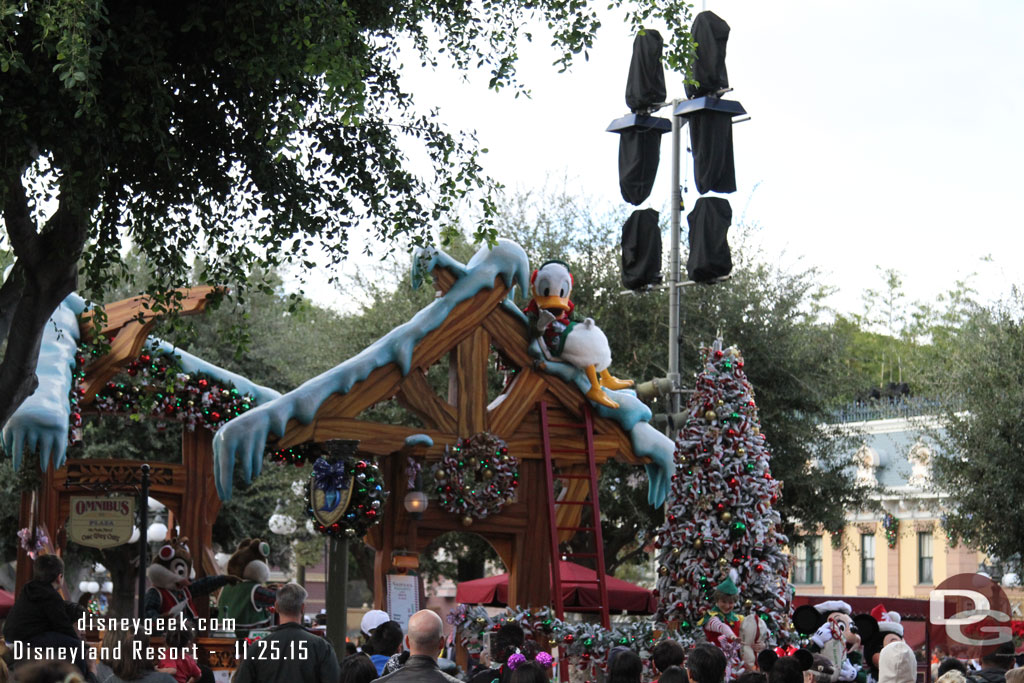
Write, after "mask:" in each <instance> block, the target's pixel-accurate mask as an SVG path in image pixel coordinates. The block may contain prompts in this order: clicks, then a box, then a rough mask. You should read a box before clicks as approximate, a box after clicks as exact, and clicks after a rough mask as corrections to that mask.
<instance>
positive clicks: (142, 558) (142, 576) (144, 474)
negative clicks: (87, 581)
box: [138, 463, 149, 619]
mask: <svg viewBox="0 0 1024 683" xmlns="http://www.w3.org/2000/svg"><path fill="white" fill-rule="evenodd" d="M139 469H140V470H141V478H142V483H141V485H140V486H139V497H140V503H139V530H140V533H139V541H138V543H139V618H140V619H142V618H144V617H145V616H146V566H147V565H148V564H149V561H148V560H149V558H148V557H146V555H147V551H148V550H149V545H148V544H149V538H148V536H149V534H148V527H149V465H147V464H145V463H143V464H142V467H141V468H139Z"/></svg>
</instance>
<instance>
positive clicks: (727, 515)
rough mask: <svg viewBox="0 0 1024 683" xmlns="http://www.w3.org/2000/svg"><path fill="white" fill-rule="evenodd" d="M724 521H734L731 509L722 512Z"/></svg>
mask: <svg viewBox="0 0 1024 683" xmlns="http://www.w3.org/2000/svg"><path fill="white" fill-rule="evenodd" d="M722 521H723V522H725V523H726V524H728V523H729V522H731V521H732V513H731V512H729V511H725V512H723V513H722Z"/></svg>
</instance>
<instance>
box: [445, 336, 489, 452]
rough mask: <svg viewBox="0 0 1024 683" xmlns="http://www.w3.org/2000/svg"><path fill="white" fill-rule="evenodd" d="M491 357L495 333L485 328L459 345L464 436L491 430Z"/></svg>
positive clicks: (457, 372)
mask: <svg viewBox="0 0 1024 683" xmlns="http://www.w3.org/2000/svg"><path fill="white" fill-rule="evenodd" d="M490 356H491V336H490V335H489V334H487V330H485V329H483V328H482V327H478V328H476V329H474V330H473V331H472V333H470V335H469V336H468V337H467V338H466V339H464V340H463V341H462V342H460V343H459V345H458V347H457V348H456V351H455V368H454V369H455V382H456V384H457V387H458V388H457V394H458V403H457V409H458V413H457V414H458V422H459V434H460V435H461V436H472V435H473V434H479V433H480V432H486V431H487V403H488V401H487V365H488V362H489V361H490Z"/></svg>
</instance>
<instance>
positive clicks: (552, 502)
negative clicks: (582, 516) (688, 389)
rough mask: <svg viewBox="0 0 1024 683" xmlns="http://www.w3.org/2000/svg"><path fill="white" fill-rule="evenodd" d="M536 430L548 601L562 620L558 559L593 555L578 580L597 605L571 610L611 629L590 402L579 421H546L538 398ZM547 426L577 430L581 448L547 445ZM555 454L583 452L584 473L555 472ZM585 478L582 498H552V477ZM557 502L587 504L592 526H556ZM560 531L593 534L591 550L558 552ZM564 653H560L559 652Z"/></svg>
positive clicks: (566, 674) (564, 677) (564, 666)
mask: <svg viewBox="0 0 1024 683" xmlns="http://www.w3.org/2000/svg"><path fill="white" fill-rule="evenodd" d="M538 407H539V408H540V431H541V437H542V439H543V443H544V464H545V467H544V478H545V482H546V484H547V489H548V525H549V529H550V534H549V536H550V541H551V589H552V590H551V602H552V606H553V607H554V612H555V616H556V617H557V618H558V619H560V620H564V619H565V605H564V604H563V603H562V573H561V571H559V568H560V565H559V562H560V560H562V559H566V560H569V559H573V558H595V559H596V560H597V572H596V578H594V579H591V580H584V581H582V582H580V583H593V584H596V585H597V590H598V595H599V596H600V598H601V603H600V606H599V607H581V608H577V609H576V610H575V611H581V612H598V613H600V615H601V625H602V626H604V627H605V628H606V629H607V628H611V615H610V613H609V610H608V582H607V575H606V574H605V564H604V538H602V536H601V509H600V507H599V503H598V498H597V462H596V460H595V457H594V417H593V415H592V414H591V412H590V404H588V403H587V402H586V401H584V403H583V409H582V412H583V421H582V422H568V423H565V422H557V423H556V422H548V404H547V402H546V401H540V402H539V404H538ZM551 427H564V428H570V429H578V430H580V431H582V432H583V436H584V441H585V448H551V431H550V428H551ZM558 453H586V455H587V467H588V473H587V474H568V473H564V474H563V473H556V472H555V463H554V458H553V457H552V454H558ZM556 479H560V480H567V479H587V480H588V481H589V484H590V494H589V496H588V497H587V499H586V500H565V499H563V500H556V499H555V480H556ZM560 505H584V506H589V507H590V513H591V517H590V519H591V523H592V526H559V525H558V516H557V512H558V507H559V506H560ZM560 531H573V532H575V533H588V534H591V535H593V539H594V549H595V552H592V553H561V552H559V550H558V533H559V532H560ZM563 654H564V653H563ZM560 660H561V664H562V677H561V680H562V681H568V680H569V669H568V666H569V660H568V659H567V658H566V657H564V656H563V657H560Z"/></svg>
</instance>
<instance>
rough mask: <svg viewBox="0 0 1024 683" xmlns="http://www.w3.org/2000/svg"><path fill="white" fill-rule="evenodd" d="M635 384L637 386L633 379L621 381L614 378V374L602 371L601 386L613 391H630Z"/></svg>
mask: <svg viewBox="0 0 1024 683" xmlns="http://www.w3.org/2000/svg"><path fill="white" fill-rule="evenodd" d="M634 384H636V382H634V381H633V380H631V379H619V378H618V377H613V376H612V373H610V372H608V371H607V370H602V371H601V386H603V387H606V388H608V389H611V390H612V391H618V390H619V389H628V388H629V387H631V386H633V385H634Z"/></svg>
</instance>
